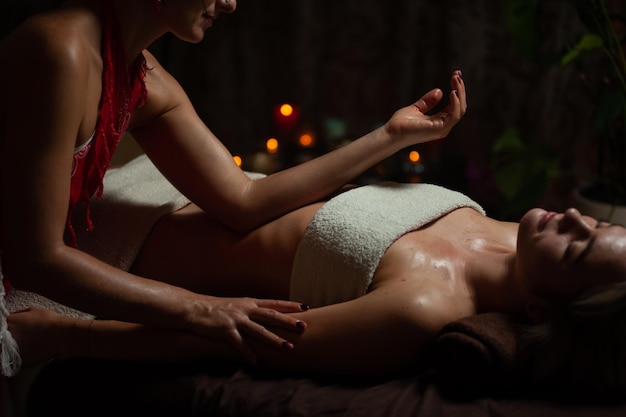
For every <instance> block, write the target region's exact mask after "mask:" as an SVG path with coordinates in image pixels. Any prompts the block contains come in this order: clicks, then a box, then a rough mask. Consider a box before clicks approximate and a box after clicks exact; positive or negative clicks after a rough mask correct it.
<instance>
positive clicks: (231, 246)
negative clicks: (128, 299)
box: [9, 161, 626, 390]
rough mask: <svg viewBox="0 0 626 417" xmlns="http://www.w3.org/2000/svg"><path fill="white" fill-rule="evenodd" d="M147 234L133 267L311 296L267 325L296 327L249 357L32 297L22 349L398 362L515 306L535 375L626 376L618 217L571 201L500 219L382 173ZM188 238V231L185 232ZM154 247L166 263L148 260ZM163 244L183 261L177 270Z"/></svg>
mask: <svg viewBox="0 0 626 417" xmlns="http://www.w3.org/2000/svg"><path fill="white" fill-rule="evenodd" d="M140 163H141V164H144V165H146V167H147V168H146V169H152V168H151V166H150V164H149V163H148V162H147V161H143V162H141V161H140ZM101 229H106V228H105V227H101ZM151 233H152V235H161V236H158V237H160V238H155V239H150V240H149V241H148V243H147V244H146V245H145V246H144V247H143V248H142V250H141V252H140V253H139V254H138V256H137V258H136V260H135V261H134V263H133V264H132V266H131V271H132V272H133V273H135V274H137V275H140V276H144V277H150V278H153V279H158V280H163V281H167V282H175V283H176V284H177V285H181V286H185V287H188V288H192V289H193V290H194V291H198V292H203V293H210V294H217V295H221V296H249V297H260V298H278V299H287V298H289V299H291V300H297V301H299V302H302V303H305V304H307V305H310V307H311V308H310V309H308V310H306V311H303V312H299V313H293V316H294V317H296V318H297V319H298V320H299V323H300V327H301V328H302V332H301V333H294V332H291V331H285V330H284V329H274V328H272V329H270V330H272V331H275V332H277V333H278V334H279V335H282V336H283V337H284V338H286V339H287V340H289V342H286V344H285V349H284V351H280V350H277V349H274V348H273V347H271V346H268V345H267V344H264V343H259V344H258V345H257V344H255V343H253V344H252V347H251V353H250V355H245V354H242V353H241V352H238V351H236V350H234V349H232V348H231V346H230V345H229V344H227V343H226V342H224V341H219V340H211V339H208V338H203V337H199V336H197V335H194V334H192V333H191V332H182V331H175V330H171V329H166V328H159V327H154V326H143V325H136V324H131V323H125V322H119V321H107V320H95V321H93V320H82V319H76V318H69V317H64V316H61V315H58V314H56V313H53V312H51V311H48V310H43V309H37V308H35V309H30V310H27V311H23V312H18V313H15V314H12V315H11V316H10V317H9V325H10V330H11V333H12V334H13V335H14V337H15V338H16V340H17V342H18V344H19V345H20V349H21V354H22V358H23V360H24V362H26V363H34V362H40V361H44V360H47V359H50V358H71V357H80V356H89V357H92V358H103V359H126V360H128V359H130V360H150V361H152V360H154V361H177V360H189V359H193V358H227V359H234V360H241V361H244V360H248V361H257V360H258V361H259V362H262V363H263V364H264V365H267V366H270V367H275V368H280V369H285V370H294V371H304V372H311V373H324V374H331V375H363V374H367V375H392V374H393V373H395V372H398V371H403V370H406V369H407V367H410V366H419V365H420V361H421V360H422V359H423V354H424V353H425V351H426V349H427V348H428V346H429V344H430V343H431V342H433V339H434V336H435V335H436V334H437V332H438V331H439V330H440V329H441V328H442V327H443V326H444V325H445V324H447V323H450V322H452V321H455V320H457V319H461V318H464V317H467V316H471V315H475V314H479V313H485V312H510V313H518V314H519V313H521V314H525V315H526V316H527V317H528V319H529V323H532V325H531V326H530V328H531V331H530V332H529V333H528V334H529V341H528V342H529V343H528V346H529V348H530V349H536V350H537V351H538V352H540V353H539V355H538V356H539V357H541V358H544V359H545V360H541V361H538V362H537V366H536V369H535V370H534V373H535V376H536V377H537V378H540V377H541V376H544V375H552V374H555V373H558V372H564V371H565V372H568V374H567V377H568V378H569V379H570V380H572V381H579V382H580V383H584V384H587V385H590V387H591V388H599V389H611V390H623V389H624V387H625V386H626V370H625V369H624V368H623V366H617V364H620V363H622V364H623V363H626V362H625V361H623V360H619V359H620V358H616V357H613V356H611V353H616V354H618V355H622V352H624V349H622V348H621V347H622V346H623V344H624V341H626V338H625V337H624V333H625V331H624V329H625V326H624V325H623V323H624V322H626V317H625V311H626V282H625V280H624V278H625V277H626V230H625V229H624V228H623V227H620V226H615V225H611V224H608V223H604V222H601V221H597V220H595V219H593V218H589V217H585V216H582V215H581V214H580V213H579V212H578V211H576V210H575V209H569V210H567V211H566V212H565V213H552V212H546V211H545V210H542V209H533V210H531V211H529V212H528V213H526V214H525V215H524V216H523V218H522V219H521V221H520V222H519V223H510V222H502V221H497V220H494V219H492V218H489V217H487V216H485V214H484V213H483V211H482V209H481V208H480V207H479V205H478V204H476V203H475V202H474V201H472V200H470V199H469V198H467V197H466V196H464V195H462V194H459V193H457V192H454V191H451V190H448V189H445V188H441V187H438V186H434V185H428V184H397V183H381V184H376V185H368V186H363V187H359V188H353V189H351V190H349V191H346V192H343V193H341V194H339V195H337V196H336V197H334V198H333V199H331V200H330V201H328V202H326V203H318V204H311V205H309V206H306V207H304V208H301V209H299V210H296V211H293V212H291V213H289V214H286V215H284V216H283V217H280V218H278V219H276V220H274V221H272V222H270V223H267V224H265V225H264V226H262V227H259V228H258V229H256V230H254V231H253V232H251V233H249V234H246V235H245V236H240V235H238V234H236V233H234V232H232V231H231V230H229V229H227V228H225V227H224V226H222V225H221V224H218V223H216V222H212V221H211V220H210V219H209V217H208V216H203V215H202V213H201V212H200V211H198V210H197V209H196V208H195V206H193V205H190V206H188V207H187V208H185V209H183V210H182V211H181V212H180V213H178V214H177V215H175V216H171V217H167V218H165V219H163V220H161V221H160V222H159V223H157V225H156V226H155V227H154V229H153V230H152V231H151ZM190 236H193V237H194V239H193V245H185V246H181V245H180V244H179V242H181V241H189V237H190ZM183 237H184V238H183ZM150 242H159V244H158V246H157V245H154V244H150ZM165 242H167V243H165ZM163 254H167V255H163ZM159 256H161V257H162V258H164V260H163V262H160V263H159V262H155V258H158V257H159ZM167 257H170V258H174V259H177V260H178V262H177V263H176V265H177V266H176V268H175V269H172V267H171V266H170V265H172V264H173V263H172V262H168V261H167V259H166V258H167ZM147 259H149V260H150V262H145V260H147ZM209 276H214V277H220V279H219V280H215V279H207V277H209ZM177 277H185V282H180V280H177V279H178V278H177ZM41 340H45V341H46V343H40V342H39V341H41ZM365 364H366V365H365ZM592 365H593V366H592Z"/></svg>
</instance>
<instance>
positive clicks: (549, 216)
mask: <svg viewBox="0 0 626 417" xmlns="http://www.w3.org/2000/svg"><path fill="white" fill-rule="evenodd" d="M554 216H556V213H555V212H553V211H548V212H546V214H544V215H543V217H541V219H540V220H539V225H538V229H539V231H540V232H541V231H542V230H543V229H545V228H546V225H547V224H548V223H549V222H550V220H552V219H553V218H554Z"/></svg>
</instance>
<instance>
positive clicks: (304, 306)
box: [300, 304, 311, 311]
mask: <svg viewBox="0 0 626 417" xmlns="http://www.w3.org/2000/svg"><path fill="white" fill-rule="evenodd" d="M310 308H311V307H309V306H308V305H306V304H300V310H302V311H307V310H308V309H310Z"/></svg>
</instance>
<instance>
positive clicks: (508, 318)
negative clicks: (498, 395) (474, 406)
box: [433, 313, 523, 394]
mask: <svg viewBox="0 0 626 417" xmlns="http://www.w3.org/2000/svg"><path fill="white" fill-rule="evenodd" d="M522 320H523V319H522V318H521V317H519V316H513V315H509V314H504V313H485V314H478V315H475V316H471V317H467V318H464V319H461V320H457V321H455V322H452V323H449V324H448V325H446V326H445V327H444V328H443V329H442V330H441V331H440V333H439V335H438V336H437V339H436V341H435V345H434V347H433V349H434V350H433V354H434V360H435V368H436V370H437V377H438V381H439V383H440V384H441V385H442V386H443V387H444V388H449V389H452V390H454V391H462V392H464V393H465V394H471V393H476V392H486V391H489V392H493V391H494V390H495V391H500V390H508V389H512V388H516V387H519V385H520V384H521V383H522V380H523V378H521V374H520V368H521V363H520V362H521V360H522V359H521V354H520V350H519V333H520V328H521V326H522V325H523V321H522Z"/></svg>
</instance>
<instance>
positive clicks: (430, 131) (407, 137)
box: [385, 71, 467, 148]
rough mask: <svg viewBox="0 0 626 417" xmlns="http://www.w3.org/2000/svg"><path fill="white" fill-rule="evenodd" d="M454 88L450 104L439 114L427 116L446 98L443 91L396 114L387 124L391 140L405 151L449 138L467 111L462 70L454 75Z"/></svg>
mask: <svg viewBox="0 0 626 417" xmlns="http://www.w3.org/2000/svg"><path fill="white" fill-rule="evenodd" d="M450 85H451V88H452V91H450V93H449V103H448V104H447V105H446V107H445V108H444V109H443V110H441V111H439V112H437V113H434V114H427V113H428V112H429V111H430V110H432V109H433V108H434V107H435V106H436V105H437V104H438V103H439V102H440V101H441V100H442V99H443V96H444V93H443V91H442V90H441V89H439V88H435V89H433V90H431V91H429V92H428V93H426V94H425V95H423V96H422V97H421V98H420V99H419V100H418V101H416V102H415V103H413V104H411V105H410V106H407V107H404V108H402V109H400V110H398V111H396V112H395V113H394V114H393V116H392V117H391V119H389V121H388V122H387V123H386V124H385V129H387V132H388V133H389V135H390V137H391V140H393V141H394V142H395V143H396V144H398V145H400V147H402V148H404V147H407V146H411V145H415V144H418V143H423V142H429V141H432V140H437V139H442V138H445V137H446V136H448V134H449V133H450V131H451V130H452V128H453V127H454V126H455V125H456V124H457V123H458V122H459V121H460V120H461V118H462V117H463V115H465V112H466V111H467V98H466V91H465V83H464V82H463V76H462V74H461V71H455V72H454V73H453V74H452V77H451V80H450Z"/></svg>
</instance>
